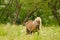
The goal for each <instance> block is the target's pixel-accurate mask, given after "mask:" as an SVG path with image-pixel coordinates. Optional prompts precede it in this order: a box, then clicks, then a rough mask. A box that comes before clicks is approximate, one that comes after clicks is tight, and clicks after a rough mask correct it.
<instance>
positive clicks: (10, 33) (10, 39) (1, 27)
mask: <svg viewBox="0 0 60 40" xmlns="http://www.w3.org/2000/svg"><path fill="white" fill-rule="evenodd" d="M0 40H60V27H59V26H48V27H45V26H42V28H41V30H40V34H39V36H38V35H37V32H36V33H34V34H30V35H27V34H26V29H25V26H23V25H10V24H0Z"/></svg>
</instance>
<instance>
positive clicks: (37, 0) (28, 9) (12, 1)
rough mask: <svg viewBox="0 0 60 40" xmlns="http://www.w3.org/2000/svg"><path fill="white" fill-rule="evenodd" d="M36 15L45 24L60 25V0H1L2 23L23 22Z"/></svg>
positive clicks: (0, 17)
mask: <svg viewBox="0 0 60 40" xmlns="http://www.w3.org/2000/svg"><path fill="white" fill-rule="evenodd" d="M36 17H41V19H42V23H43V25H44V26H48V25H60V0H0V23H3V24H6V23H10V24H23V23H25V22H26V21H27V20H30V19H31V20H34V19H35V18H36Z"/></svg>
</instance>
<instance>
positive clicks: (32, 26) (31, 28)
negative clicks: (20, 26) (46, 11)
mask: <svg viewBox="0 0 60 40" xmlns="http://www.w3.org/2000/svg"><path fill="white" fill-rule="evenodd" d="M25 25H26V32H27V33H28V34H32V33H34V32H38V34H39V30H40V29H41V18H40V17H37V18H36V19H35V20H34V21H32V20H28V21H27V22H26V23H25Z"/></svg>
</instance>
